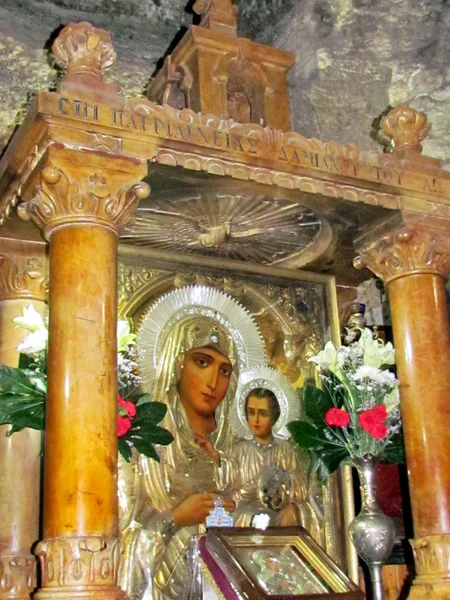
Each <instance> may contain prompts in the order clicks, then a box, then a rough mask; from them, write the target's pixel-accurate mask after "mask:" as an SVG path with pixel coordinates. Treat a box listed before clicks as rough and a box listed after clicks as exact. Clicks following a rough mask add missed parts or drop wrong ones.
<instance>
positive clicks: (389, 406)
mask: <svg viewBox="0 0 450 600" xmlns="http://www.w3.org/2000/svg"><path fill="white" fill-rule="evenodd" d="M384 404H385V405H386V410H387V411H388V413H391V412H392V411H393V410H395V409H396V408H398V407H399V406H400V393H399V391H398V387H394V388H393V389H392V390H391V391H390V392H389V394H388V395H387V396H386V398H385V400H384Z"/></svg>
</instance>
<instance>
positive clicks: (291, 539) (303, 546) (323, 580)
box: [200, 527, 364, 600]
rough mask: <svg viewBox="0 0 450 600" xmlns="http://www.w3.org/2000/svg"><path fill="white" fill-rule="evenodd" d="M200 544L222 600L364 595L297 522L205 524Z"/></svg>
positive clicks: (354, 596)
mask: <svg viewBox="0 0 450 600" xmlns="http://www.w3.org/2000/svg"><path fill="white" fill-rule="evenodd" d="M200 549H201V556H202V559H203V562H204V563H205V565H206V568H207V569H208V571H209V573H210V575H211V576H212V578H213V579H214V581H215V583H216V585H217V587H218V588H219V589H220V591H221V592H222V594H223V596H225V598H226V599H227V600H239V598H252V599H254V600H277V599H278V600H284V599H286V600H295V599H296V598H303V599H305V598H311V600H320V599H321V598H326V599H327V600H329V599H330V598H339V599H340V600H344V599H354V600H357V599H358V600H359V599H361V600H362V599H363V598H364V594H363V592H362V591H361V590H360V589H359V588H358V587H357V586H356V585H355V584H354V583H353V582H352V581H350V579H349V578H348V577H347V575H345V573H344V572H343V571H342V570H341V569H340V568H339V567H338V566H337V565H336V563H334V562H333V561H332V560H331V559H330V557H329V556H328V555H327V554H326V553H325V552H324V551H323V550H322V549H321V548H320V546H318V544H316V543H315V542H314V540H313V539H312V538H311V537H310V536H309V534H308V533H307V532H306V531H305V530H304V529H303V528H302V527H293V528H290V527H277V528H275V527H274V528H270V529H267V530H265V531H261V530H256V529H252V528H237V527H235V528H220V529H219V528H214V529H209V530H208V533H207V535H206V537H205V538H203V540H202V541H201V544H200Z"/></svg>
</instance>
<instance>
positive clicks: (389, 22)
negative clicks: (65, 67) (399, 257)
mask: <svg viewBox="0 0 450 600" xmlns="http://www.w3.org/2000/svg"><path fill="white" fill-rule="evenodd" d="M238 4H239V8H240V13H239V26H240V33H241V35H245V36H248V37H251V38H253V39H255V40H257V41H260V42H263V43H270V44H274V45H276V46H278V47H280V48H283V49H286V50H290V51H292V52H294V53H295V55H296V59H297V62H296V65H295V66H294V67H293V69H292V70H291V73H290V76H289V82H290V95H291V111H292V128H293V129H294V130H295V131H298V132H300V133H302V134H303V135H306V136H307V137H317V138H319V139H322V140H331V139H333V140H336V141H338V142H341V143H345V144H349V143H354V144H356V145H358V146H359V147H360V148H361V149H363V150H366V151H375V152H378V151H379V150H380V146H379V143H378V142H377V141H376V139H374V136H373V135H372V136H371V131H372V130H373V126H374V123H375V122H376V120H377V119H379V117H380V115H381V114H382V113H383V112H384V111H385V110H386V109H387V107H388V106H389V105H391V106H393V105H396V104H398V103H399V102H403V101H407V102H409V103H410V104H411V105H412V106H413V107H414V108H417V109H420V110H424V111H425V112H426V113H427V115H428V118H429V120H430V121H431V122H432V124H433V128H432V132H431V134H430V136H429V138H428V139H427V140H426V141H425V143H424V152H426V153H427V154H430V155H431V156H435V157H438V158H441V159H442V160H444V161H445V162H444V164H445V166H450V151H449V150H448V147H449V139H448V138H449V136H450V133H449V132H450V66H449V63H450V60H449V58H450V49H449V47H448V43H447V37H448V33H447V32H448V31H449V25H450V3H448V2H447V0H421V1H420V2H419V1H418V0H240V1H239V2H238ZM191 5H192V1H191V2H189V3H187V2H186V0H45V1H44V0H3V2H2V6H1V7H0V151H1V149H2V148H4V147H5V145H6V144H7V142H8V139H9V138H10V136H11V133H12V132H13V130H14V128H15V127H16V126H17V125H18V124H20V122H21V120H22V119H23V116H24V114H25V112H26V108H27V106H28V104H29V101H30V99H31V97H32V96H33V94H34V93H35V92H36V90H38V89H40V88H44V89H51V88H54V87H55V85H56V80H57V72H56V71H55V69H54V67H53V66H52V60H51V55H50V53H49V48H50V45H51V40H52V39H53V37H54V36H55V34H56V32H57V31H58V30H59V29H60V28H61V26H62V25H64V24H66V23H68V22H70V21H73V20H77V21H80V20H89V21H90V22H92V23H93V24H94V25H96V26H99V27H104V28H106V29H108V30H110V31H111V33H112V36H113V39H114V42H115V45H116V49H117V53H118V61H117V63H116V64H115V65H114V66H113V67H112V68H111V69H110V71H109V73H108V79H109V80H110V81H117V82H120V84H121V88H122V90H123V93H125V94H131V95H139V94H142V93H143V91H144V90H145V88H146V86H147V84H148V82H149V80H150V78H151V75H152V73H153V72H154V71H155V68H156V66H157V63H158V61H159V59H161V57H162V56H164V54H165V53H166V52H167V50H168V48H169V47H170V46H171V44H172V42H173V40H174V39H175V38H176V36H177V35H180V34H181V33H182V31H183V29H185V28H186V27H188V26H189V24H190V23H191V22H192V13H191V12H190V6H191Z"/></svg>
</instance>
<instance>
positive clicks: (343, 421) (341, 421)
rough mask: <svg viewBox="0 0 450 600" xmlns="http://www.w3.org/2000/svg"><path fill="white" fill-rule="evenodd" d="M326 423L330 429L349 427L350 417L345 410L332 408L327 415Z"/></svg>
mask: <svg viewBox="0 0 450 600" xmlns="http://www.w3.org/2000/svg"><path fill="white" fill-rule="evenodd" d="M325 423H326V424H327V425H330V427H333V426H334V427H347V425H348V424H349V423H350V415H349V414H348V412H347V411H346V410H345V409H343V408H330V409H329V410H328V411H327V414H326V415H325Z"/></svg>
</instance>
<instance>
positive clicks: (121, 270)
mask: <svg viewBox="0 0 450 600" xmlns="http://www.w3.org/2000/svg"><path fill="white" fill-rule="evenodd" d="M158 275H161V272H160V271H155V270H153V269H147V268H145V267H137V266H135V265H127V264H124V263H119V266H118V274H117V288H118V295H119V306H121V305H122V304H123V303H125V302H127V301H128V300H129V299H130V298H131V297H132V296H133V294H134V293H135V292H136V291H138V290H139V289H140V288H142V287H143V286H146V285H148V284H149V283H151V282H152V281H153V280H154V279H156V277H158Z"/></svg>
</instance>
